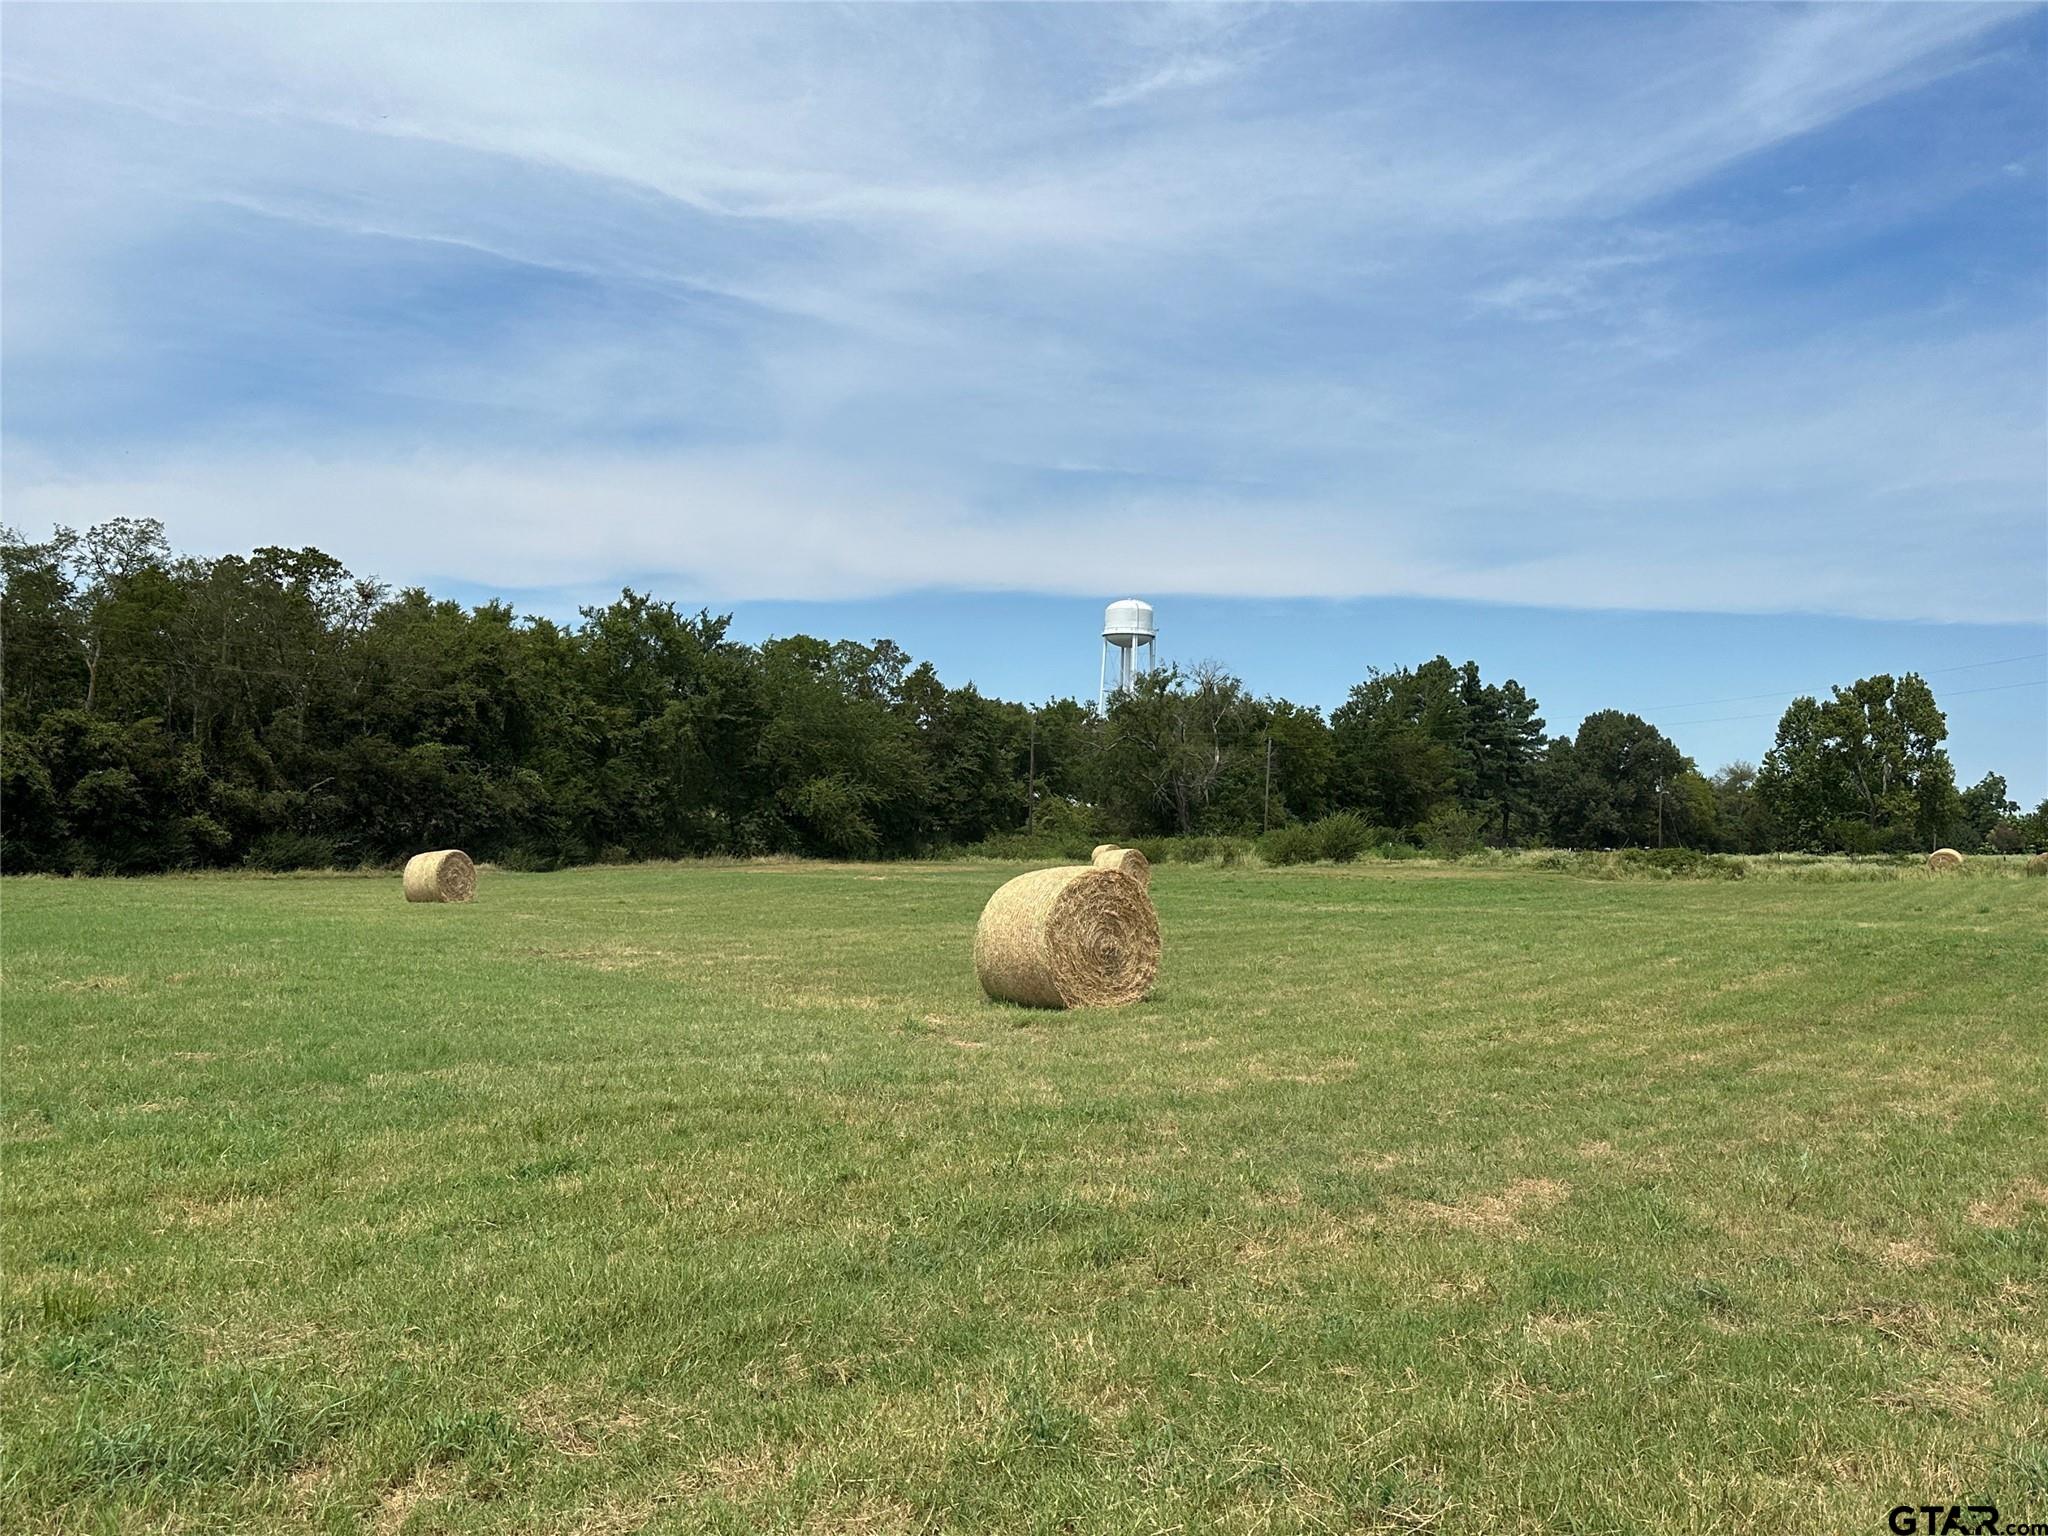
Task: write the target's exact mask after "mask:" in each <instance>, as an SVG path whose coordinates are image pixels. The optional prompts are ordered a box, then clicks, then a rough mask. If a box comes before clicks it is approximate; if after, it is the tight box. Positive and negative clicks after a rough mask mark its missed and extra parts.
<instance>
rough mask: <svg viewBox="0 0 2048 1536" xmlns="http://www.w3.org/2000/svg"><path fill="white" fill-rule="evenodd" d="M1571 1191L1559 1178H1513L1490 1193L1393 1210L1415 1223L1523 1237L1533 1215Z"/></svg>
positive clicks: (1413, 1202)
mask: <svg viewBox="0 0 2048 1536" xmlns="http://www.w3.org/2000/svg"><path fill="white" fill-rule="evenodd" d="M1571 1192H1572V1189H1571V1185H1569V1184H1567V1183H1565V1182H1564V1181H1563V1180H1561V1179H1517V1180H1516V1181H1515V1182H1514V1183H1512V1184H1510V1185H1508V1186H1507V1188H1505V1189H1503V1190H1501V1191H1499V1192H1498V1193H1496V1194H1491V1195H1475V1196H1472V1197H1471V1198H1469V1199H1465V1200H1460V1201H1457V1202H1455V1203H1454V1204H1449V1205H1446V1204H1443V1203H1441V1202H1439V1201H1435V1200H1410V1201H1404V1202H1403V1203H1402V1204H1401V1205H1400V1206H1399V1207H1397V1211H1398V1213H1399V1215H1400V1216H1401V1217H1402V1219H1404V1220H1406V1221H1408V1222H1411V1223H1416V1224H1421V1225H1427V1226H1438V1227H1449V1228H1451V1229H1453V1230H1454V1231H1459V1232H1476V1233H1479V1234H1480V1235H1481V1236H1484V1237H1508V1238H1517V1237H1526V1236H1528V1235H1529V1230H1530V1228H1529V1225H1528V1223H1527V1221H1525V1220H1524V1217H1533V1216H1536V1215H1540V1214H1541V1213H1542V1212H1544V1211H1547V1210H1549V1209H1551V1208H1552V1207H1553V1206H1556V1205H1558V1204H1560V1203H1561V1202H1562V1201H1563V1200H1564V1199H1565V1198H1566V1197H1567V1196H1568V1195H1570V1194H1571Z"/></svg>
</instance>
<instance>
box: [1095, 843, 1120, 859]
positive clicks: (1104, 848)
mask: <svg viewBox="0 0 2048 1536" xmlns="http://www.w3.org/2000/svg"><path fill="white" fill-rule="evenodd" d="M1115 852H1116V844H1115V843H1097V844H1096V845H1095V851H1094V852H1093V853H1091V854H1089V855H1088V862H1089V863H1090V864H1100V863H1101V862H1102V856H1103V855H1104V854H1105V853H1115Z"/></svg>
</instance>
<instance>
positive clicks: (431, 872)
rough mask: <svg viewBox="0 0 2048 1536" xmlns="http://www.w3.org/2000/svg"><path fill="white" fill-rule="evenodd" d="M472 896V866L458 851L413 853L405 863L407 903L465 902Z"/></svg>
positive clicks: (474, 871) (473, 877)
mask: <svg viewBox="0 0 2048 1536" xmlns="http://www.w3.org/2000/svg"><path fill="white" fill-rule="evenodd" d="M475 895H476V866H475V865H474V864H472V863H470V862H469V855H468V854H466V853H464V852H463V851H462V850H461V849H460V848H443V849H441V850H440V851H439V852H438V853H416V854H414V855H413V856H412V857H411V858H409V859H407V860H406V861H405V899H406V900H407V901H468V900H470V899H471V898H472V897H474V896H475Z"/></svg>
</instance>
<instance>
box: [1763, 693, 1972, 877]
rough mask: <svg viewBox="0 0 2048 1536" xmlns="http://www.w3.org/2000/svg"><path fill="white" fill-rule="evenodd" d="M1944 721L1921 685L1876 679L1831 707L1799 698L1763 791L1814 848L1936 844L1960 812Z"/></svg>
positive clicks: (1774, 811) (1771, 757) (1776, 813)
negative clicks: (1945, 749) (1944, 744)
mask: <svg viewBox="0 0 2048 1536" xmlns="http://www.w3.org/2000/svg"><path fill="white" fill-rule="evenodd" d="M1947 736H1948V722H1947V720H1946V719H1945V718H1944V717H1943V715H1942V713H1941V710H1940V709H1939V708H1938V707H1937V706H1936V704H1935V702H1934V694H1933V692H1932V690H1930V689H1929V688H1928V686H1927V684H1926V682H1925V681H1924V680H1923V679H1921V678H1920V677H1918V676H1916V675H1914V674H1912V673H1908V674H1907V675H1906V676H1904V677H1902V678H1897V679H1894V678H1892V677H1891V676H1889V675H1888V674H1883V673H1880V674H1878V675H1877V676H1874V677H1866V678H1861V679H1858V680H1857V681H1856V682H1854V683H1852V684H1850V685H1849V686H1848V687H1846V688H1841V687H1838V688H1836V689H1834V690H1833V692H1832V695H1831V696H1830V697H1829V698H1828V700H1827V701H1826V702H1820V701H1817V700H1815V699H1812V698H1800V699H1795V700H1794V701H1793V702H1792V704H1791V706H1790V707H1789V708H1788V709H1787V710H1786V711H1785V714H1784V717H1783V718H1782V719H1781V720H1780V721H1779V722H1778V739H1777V744H1776V745H1775V746H1773V747H1772V749H1771V751H1770V753H1769V754H1768V755H1767V756H1766V757H1765V758H1764V763H1763V768H1762V770H1761V771H1760V773H1759V775H1758V781H1757V790H1758V793H1759V794H1760V795H1761V796H1762V797H1763V799H1764V802H1765V805H1766V806H1767V807H1768V809H1769V810H1770V813H1771V815H1772V816H1773V818H1774V819H1775V820H1776V821H1777V822H1778V823H1779V825H1781V826H1782V827H1784V828H1785V829H1786V830H1787V831H1788V832H1789V833H1790V834H1791V835H1792V836H1794V837H1795V838H1797V839H1799V840H1800V842H1801V843H1802V844H1803V845H1804V846H1808V847H1829V846H1832V847H1841V848H1846V849H1848V850H1849V851H1851V852H1856V851H1862V850H1866V849H1878V848H1893V849H1904V848H1913V847H1925V846H1932V845H1933V843H1934V842H1935V841H1937V840H1938V838H1939V837H1940V835H1941V834H1942V832H1943V831H1945V830H1946V829H1947V828H1949V827H1950V826H1951V825H1952V824H1953V822H1954V820H1955V818H1956V816H1957V813H1958V806H1959V799H1958V796H1957V794H1956V788H1955V771H1954V769H1953V768H1952V767H1951V766H1950V764H1949V760H1948V754H1947V753H1946V752H1945V751H1943V750H1942V747H1941V743H1942V742H1943V741H1944V740H1946V739H1947Z"/></svg>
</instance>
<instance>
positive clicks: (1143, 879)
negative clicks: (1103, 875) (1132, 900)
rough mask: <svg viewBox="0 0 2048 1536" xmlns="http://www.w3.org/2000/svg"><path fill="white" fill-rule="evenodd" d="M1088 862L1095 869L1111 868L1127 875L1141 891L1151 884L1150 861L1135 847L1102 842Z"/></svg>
mask: <svg viewBox="0 0 2048 1536" xmlns="http://www.w3.org/2000/svg"><path fill="white" fill-rule="evenodd" d="M1089 863H1091V864H1093V865H1094V866H1095V867H1096V868H1097V869H1113V870H1115V871H1116V872H1117V873H1118V874H1121V875H1128V876H1129V877H1130V878H1131V879H1133V880H1135V881H1137V882H1138V889H1139V890H1141V891H1142V890H1145V889H1147V888H1148V887H1149V886H1150V885H1151V884H1152V861H1151V860H1150V859H1148V858H1146V857H1145V855H1144V854H1142V853H1140V852H1138V850H1137V849H1135V848H1119V847H1117V845H1116V844H1115V843H1104V844H1103V845H1102V846H1101V847H1100V848H1098V849H1096V850H1095V856H1094V858H1092V859H1090V860H1089Z"/></svg>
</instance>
